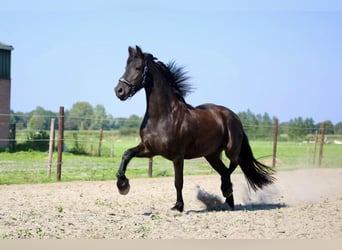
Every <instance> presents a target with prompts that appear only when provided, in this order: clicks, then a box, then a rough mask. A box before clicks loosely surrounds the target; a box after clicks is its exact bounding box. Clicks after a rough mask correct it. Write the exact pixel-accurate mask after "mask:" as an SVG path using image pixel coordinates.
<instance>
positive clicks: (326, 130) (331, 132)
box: [316, 121, 335, 135]
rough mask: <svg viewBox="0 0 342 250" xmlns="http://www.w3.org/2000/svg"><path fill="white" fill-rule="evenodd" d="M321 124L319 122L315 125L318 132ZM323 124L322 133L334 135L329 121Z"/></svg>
mask: <svg viewBox="0 0 342 250" xmlns="http://www.w3.org/2000/svg"><path fill="white" fill-rule="evenodd" d="M322 123H323V122H320V123H318V124H317V126H316V127H317V129H318V131H320V130H321V128H322ZM324 123H325V131H324V133H325V134H330V135H332V134H335V129H334V125H333V123H332V122H331V121H325V122H324Z"/></svg>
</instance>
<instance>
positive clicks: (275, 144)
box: [272, 119, 279, 168]
mask: <svg viewBox="0 0 342 250" xmlns="http://www.w3.org/2000/svg"><path fill="white" fill-rule="evenodd" d="M278 127H279V126H278V119H274V136H273V158H272V167H273V168H274V167H275V166H276V161H277V143H278Z"/></svg>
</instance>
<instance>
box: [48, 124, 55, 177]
mask: <svg viewBox="0 0 342 250" xmlns="http://www.w3.org/2000/svg"><path fill="white" fill-rule="evenodd" d="M54 135H55V119H54V118H52V119H51V122H50V140H49V157H48V177H49V178H50V177H51V166H52V154H53V144H54V143H53V141H54Z"/></svg>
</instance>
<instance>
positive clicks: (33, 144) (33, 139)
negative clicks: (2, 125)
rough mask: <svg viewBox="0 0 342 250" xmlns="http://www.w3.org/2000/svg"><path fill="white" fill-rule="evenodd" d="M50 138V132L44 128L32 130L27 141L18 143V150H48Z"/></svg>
mask: <svg viewBox="0 0 342 250" xmlns="http://www.w3.org/2000/svg"><path fill="white" fill-rule="evenodd" d="M49 138H50V137H49V135H48V133H47V132H45V131H42V130H40V131H36V132H30V133H29V135H28V136H27V140H26V141H25V142H23V143H18V144H17V146H16V151H31V150H36V151H48V150H49Z"/></svg>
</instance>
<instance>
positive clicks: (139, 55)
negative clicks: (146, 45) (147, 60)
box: [135, 45, 143, 57]
mask: <svg viewBox="0 0 342 250" xmlns="http://www.w3.org/2000/svg"><path fill="white" fill-rule="evenodd" d="M135 48H136V52H137V56H138V57H143V52H142V50H141V48H140V47H139V46H137V45H135Z"/></svg>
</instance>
